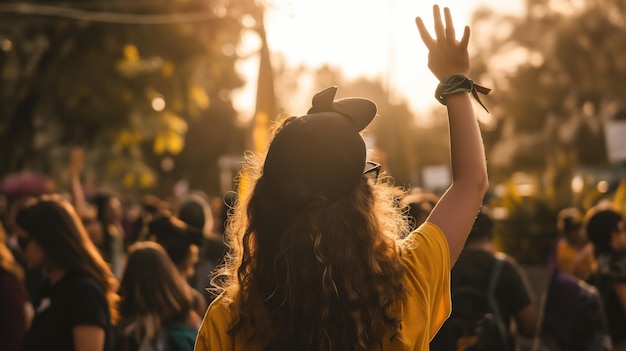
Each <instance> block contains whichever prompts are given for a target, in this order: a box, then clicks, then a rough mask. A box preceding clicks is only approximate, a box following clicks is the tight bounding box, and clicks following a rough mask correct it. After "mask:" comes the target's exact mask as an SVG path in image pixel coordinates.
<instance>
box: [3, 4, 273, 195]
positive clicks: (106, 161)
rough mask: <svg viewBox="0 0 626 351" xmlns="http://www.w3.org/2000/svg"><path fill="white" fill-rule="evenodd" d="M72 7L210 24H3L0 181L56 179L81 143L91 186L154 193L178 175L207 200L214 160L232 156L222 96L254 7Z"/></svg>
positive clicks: (19, 20)
mask: <svg viewBox="0 0 626 351" xmlns="http://www.w3.org/2000/svg"><path fill="white" fill-rule="evenodd" d="M1 3H12V2H11V1H3V2H0V4H1ZM55 3H56V4H59V5H62V4H66V3H65V2H55ZM49 4H50V3H49ZM74 6H80V7H79V8H80V9H83V10H90V11H96V12H102V11H106V12H108V13H117V14H120V13H123V14H134V15H141V16H144V17H141V16H139V17H137V18H139V19H141V18H145V17H146V16H150V15H168V14H170V15H172V14H183V17H185V16H188V17H190V18H195V17H192V16H191V15H192V14H197V13H212V14H214V16H211V18H207V19H205V20H202V21H190V22H185V21H180V22H175V23H160V24H154V23H153V24H137V23H107V22H95V21H80V20H76V19H67V18H58V17H45V16H33V15H16V14H4V15H2V22H1V24H0V33H3V37H2V38H0V41H1V42H0V44H2V45H0V46H1V48H2V49H3V51H2V56H1V57H0V65H1V68H2V72H3V75H2V88H1V89H2V90H1V91H0V97H1V98H2V107H1V110H0V114H1V115H0V147H1V149H2V150H3V151H2V152H3V155H2V157H0V174H7V173H9V172H14V171H18V170H21V169H34V170H39V171H43V172H46V173H49V174H52V175H54V176H56V177H57V178H58V177H60V174H61V169H60V167H61V166H62V165H63V164H64V159H65V158H66V155H67V150H68V149H69V148H70V147H72V146H76V145H80V146H83V147H85V148H86V149H87V151H88V157H87V162H90V163H91V165H92V166H93V167H91V169H92V173H91V176H92V177H93V178H94V181H95V182H96V183H98V184H103V183H105V182H108V183H111V185H114V186H119V185H121V184H125V186H126V187H127V188H128V189H141V188H150V189H152V190H154V191H157V192H159V191H160V192H161V193H162V194H163V193H165V192H167V191H168V189H170V187H171V185H172V184H173V183H174V182H175V181H177V180H178V179H180V178H182V177H187V178H188V180H190V183H191V186H192V187H195V188H202V189H204V190H207V191H209V192H213V193H215V192H218V191H219V187H218V183H217V182H216V181H215V179H216V178H217V175H216V174H217V165H216V160H217V158H218V157H219V155H221V154H224V153H229V152H230V153H240V152H241V151H242V148H243V143H244V131H243V128H241V127H239V126H238V124H237V112H236V111H235V109H234V107H233V105H232V102H231V100H230V96H229V93H230V91H231V90H232V89H234V88H237V87H240V86H241V85H242V84H243V80H242V78H241V77H239V75H238V74H237V73H236V71H235V62H236V61H237V59H238V57H237V53H236V47H237V45H238V42H239V40H240V37H241V35H242V33H243V31H244V30H245V29H246V26H249V25H250V23H252V25H253V23H254V18H256V17H258V15H259V13H261V11H263V9H262V8H261V7H260V5H258V4H257V2H255V1H253V0H229V1H199V0H189V1H170V0H161V1H151V2H146V1H141V0H134V1H123V0H115V1H102V2H88V3H85V4H84V5H82V6H81V5H80V4H79V3H78V4H76V5H74ZM90 13H91V12H90ZM157 181H158V185H159V187H158V188H154V187H155V186H156V185H157Z"/></svg>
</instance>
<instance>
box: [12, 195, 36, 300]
mask: <svg viewBox="0 0 626 351" xmlns="http://www.w3.org/2000/svg"><path fill="white" fill-rule="evenodd" d="M28 199H29V198H19V199H12V201H11V203H10V204H9V211H8V213H7V215H6V217H5V221H4V232H5V233H6V245H7V247H8V248H9V250H10V251H11V253H12V254H13V257H14V258H15V260H16V261H17V263H18V264H19V265H20V266H21V267H22V269H23V270H24V286H25V287H26V293H27V296H28V300H29V302H30V304H31V306H32V305H33V304H34V303H35V299H36V297H37V294H38V293H39V291H40V290H41V287H42V286H43V284H44V283H45V281H46V278H45V277H44V275H43V273H42V272H41V270H40V269H34V268H33V269H31V268H28V267H27V265H26V263H25V262H24V258H23V257H22V255H21V253H20V251H21V249H20V245H19V241H18V235H17V234H18V230H17V225H16V224H15V217H16V216H17V212H18V211H19V210H20V209H21V208H22V207H24V204H25V203H26V201H27V200H28Z"/></svg>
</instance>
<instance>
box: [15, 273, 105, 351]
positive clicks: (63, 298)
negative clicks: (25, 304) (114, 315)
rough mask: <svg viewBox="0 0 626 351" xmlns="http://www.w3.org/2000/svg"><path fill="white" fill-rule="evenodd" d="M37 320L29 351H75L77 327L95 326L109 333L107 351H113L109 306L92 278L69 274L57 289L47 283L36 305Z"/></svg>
mask: <svg viewBox="0 0 626 351" xmlns="http://www.w3.org/2000/svg"><path fill="white" fill-rule="evenodd" d="M35 309H36V312H35V317H34V319H33V322H32V325H31V328H30V331H29V332H28V333H27V334H26V337H25V340H24V350H25V351H31V350H32V351H35V350H64V351H65V350H68V351H71V350H74V334H73V330H74V327H76V326H79V325H95V326H99V327H102V328H103V329H104V331H105V333H106V336H105V347H104V350H110V349H111V346H112V342H111V340H110V339H111V337H112V333H111V324H110V320H111V318H110V313H109V304H108V302H107V299H106V296H105V294H104V291H103V290H102V289H101V288H100V286H98V284H97V283H96V281H94V280H93V279H92V278H90V277H88V276H86V275H84V274H79V273H66V274H65V275H64V276H63V277H62V278H61V279H60V280H59V281H58V282H57V283H56V284H55V285H50V282H46V284H45V285H44V287H43V288H42V290H41V293H40V294H39V297H38V299H37V300H36V303H35Z"/></svg>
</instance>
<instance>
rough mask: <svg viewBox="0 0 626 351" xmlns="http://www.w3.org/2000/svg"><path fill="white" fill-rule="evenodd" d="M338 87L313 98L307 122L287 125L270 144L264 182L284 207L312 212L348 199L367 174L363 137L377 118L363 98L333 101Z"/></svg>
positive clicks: (303, 118) (304, 119) (301, 119)
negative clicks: (346, 197)
mask: <svg viewBox="0 0 626 351" xmlns="http://www.w3.org/2000/svg"><path fill="white" fill-rule="evenodd" d="M336 93H337V87H334V86H333V87H330V88H327V89H325V90H323V91H321V92H319V93H317V94H315V96H314V97H313V107H311V109H309V111H308V113H307V114H306V115H304V116H301V117H298V118H296V119H294V120H292V121H291V122H289V123H288V124H287V125H285V126H284V127H283V128H282V129H281V130H280V131H279V132H278V133H277V134H276V136H275V138H274V140H273V141H272V143H271V144H270V147H269V150H268V152H267V156H266V159H265V165H264V167H263V181H264V182H266V184H267V185H268V186H269V189H270V190H271V191H272V193H273V194H274V195H276V196H277V200H278V201H279V203H280V204H281V205H282V206H284V207H286V208H291V209H298V210H312V209H316V208H321V207H325V206H328V205H330V204H331V203H333V202H334V201H336V200H338V199H340V198H342V197H344V196H346V195H347V194H349V193H350V191H351V190H352V189H354V187H355V186H356V185H357V184H358V182H359V180H360V179H361V177H362V175H363V170H364V168H365V161H366V160H365V156H366V150H365V142H364V141H363V138H362V137H361V135H360V134H359V132H360V131H362V130H363V129H364V128H365V127H366V126H367V125H368V124H369V123H370V122H371V121H372V119H374V116H376V113H377V107H376V104H375V103H374V102H372V101H370V100H368V99H364V98H345V99H339V100H334V98H335V94H336Z"/></svg>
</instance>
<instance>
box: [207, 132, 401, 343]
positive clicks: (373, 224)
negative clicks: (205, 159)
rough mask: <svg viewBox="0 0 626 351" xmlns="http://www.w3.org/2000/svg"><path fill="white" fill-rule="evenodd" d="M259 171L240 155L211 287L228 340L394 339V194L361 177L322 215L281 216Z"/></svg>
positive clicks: (397, 268) (254, 160) (397, 217)
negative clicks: (219, 300)
mask: <svg viewBox="0 0 626 351" xmlns="http://www.w3.org/2000/svg"><path fill="white" fill-rule="evenodd" d="M287 121H288V120H287ZM262 161H263V157H262V156H254V155H251V154H249V155H247V158H246V162H245V165H244V168H243V170H242V179H241V180H244V182H243V184H242V186H241V188H242V189H241V191H240V197H239V199H238V202H237V204H236V205H235V211H234V213H233V215H232V217H231V218H230V221H229V228H228V231H227V242H228V244H229V246H230V247H231V251H230V253H229V255H228V256H227V257H226V263H225V265H224V266H223V267H222V269H221V271H220V272H219V274H218V275H216V277H215V279H214V283H215V284H217V286H218V292H220V293H223V296H224V297H225V298H226V299H227V301H231V302H232V301H238V302H237V303H235V304H232V305H231V308H233V309H232V310H233V312H234V315H235V320H234V322H233V324H232V325H231V326H230V329H229V332H230V333H231V335H234V334H235V333H243V334H242V335H243V336H244V337H245V338H248V339H249V340H255V341H257V342H261V343H262V344H263V345H264V348H265V349H267V350H284V349H292V350H296V349H297V350H372V349H375V348H378V347H379V346H380V345H381V342H382V338H383V337H390V338H396V337H399V332H400V328H401V320H400V319H399V318H398V316H396V315H394V313H393V307H394V305H395V303H396V302H397V301H399V300H400V299H402V298H403V297H404V296H405V294H406V292H405V288H404V285H403V279H402V276H403V273H404V266H403V265H402V263H401V260H400V257H399V256H400V250H399V248H398V246H397V244H396V243H397V240H398V239H399V238H400V237H403V236H404V235H405V234H406V231H408V227H407V225H406V221H405V218H404V215H403V213H402V211H401V210H400V209H399V207H398V205H397V200H398V199H399V198H400V196H401V195H402V192H401V191H400V189H399V188H396V187H393V186H392V185H391V184H390V182H387V181H385V180H384V179H379V181H378V182H377V183H374V182H372V181H371V180H368V179H367V178H365V177H363V179H362V180H361V182H360V183H359V184H358V185H357V186H356V188H355V189H354V190H353V191H352V192H351V193H350V195H348V196H346V197H345V198H343V199H340V200H338V201H336V202H335V203H333V204H331V205H330V206H328V207H326V208H322V209H318V210H314V211H310V212H303V213H299V212H291V211H289V210H288V209H285V208H284V207H281V206H280V204H277V203H275V201H274V200H273V199H274V196H273V194H272V193H271V191H270V190H269V189H268V186H267V184H266V181H265V179H264V178H263V177H262V176H261V172H260V171H261V168H262V164H263V162H262Z"/></svg>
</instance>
